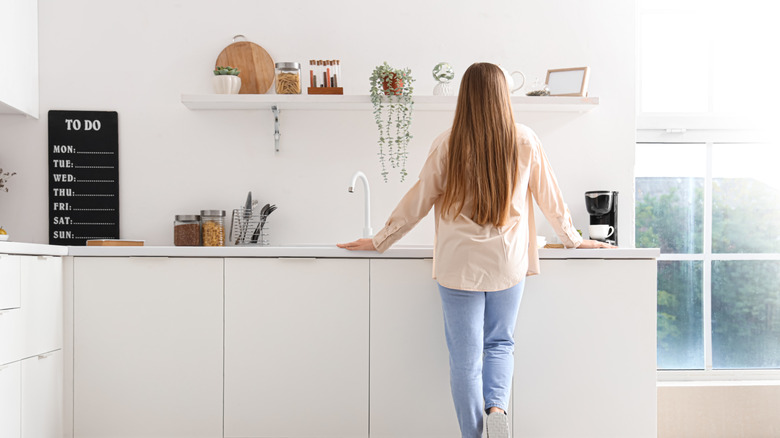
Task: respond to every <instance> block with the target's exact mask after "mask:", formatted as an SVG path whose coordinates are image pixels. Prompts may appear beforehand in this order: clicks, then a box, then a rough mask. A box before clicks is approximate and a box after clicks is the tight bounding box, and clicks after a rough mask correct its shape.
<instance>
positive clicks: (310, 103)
mask: <svg viewBox="0 0 780 438" xmlns="http://www.w3.org/2000/svg"><path fill="white" fill-rule="evenodd" d="M511 99H512V108H514V110H515V112H544V113H547V112H556V113H572V112H574V113H584V112H587V111H590V110H592V109H594V108H596V107H597V106H598V105H599V98H598V97H571V96H512V98H511ZM181 103H182V104H184V106H186V107H187V108H189V109H191V110H220V111H221V110H266V111H267V110H271V112H272V113H273V115H274V148H275V150H276V152H279V140H280V138H281V130H280V126H279V115H280V113H281V110H282V109H285V110H320V111H325V110H327V111H371V110H372V109H373V106H372V104H371V97H370V96H368V95H327V94H325V95H305V94H299V95H296V94H182V95H181ZM457 103H458V96H414V110H415V111H455V106H456V105H457Z"/></svg>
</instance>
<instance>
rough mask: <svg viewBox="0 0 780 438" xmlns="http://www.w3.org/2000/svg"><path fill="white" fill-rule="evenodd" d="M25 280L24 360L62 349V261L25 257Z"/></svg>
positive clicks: (23, 265)
mask: <svg viewBox="0 0 780 438" xmlns="http://www.w3.org/2000/svg"><path fill="white" fill-rule="evenodd" d="M21 277H22V278H21V288H22V307H21V310H22V357H31V356H36V355H38V354H41V353H45V352H47V351H54V350H57V349H60V348H62V259H61V258H60V257H49V256H45V257H44V256H39V257H35V256H24V257H22V263H21Z"/></svg>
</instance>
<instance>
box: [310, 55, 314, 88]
mask: <svg viewBox="0 0 780 438" xmlns="http://www.w3.org/2000/svg"><path fill="white" fill-rule="evenodd" d="M314 77H315V76H314V60H313V59H310V60H309V86H310V87H314V86H315V85H314V84H315V82H314Z"/></svg>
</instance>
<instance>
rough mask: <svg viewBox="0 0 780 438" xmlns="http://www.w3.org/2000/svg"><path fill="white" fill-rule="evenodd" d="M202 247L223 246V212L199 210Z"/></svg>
mask: <svg viewBox="0 0 780 438" xmlns="http://www.w3.org/2000/svg"><path fill="white" fill-rule="evenodd" d="M200 220H201V227H200V229H201V232H202V235H203V246H225V210H201V211H200Z"/></svg>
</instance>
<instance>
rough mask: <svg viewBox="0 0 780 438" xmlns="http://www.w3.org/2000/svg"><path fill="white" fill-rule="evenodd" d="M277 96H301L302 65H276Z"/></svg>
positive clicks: (285, 63) (293, 63)
mask: <svg viewBox="0 0 780 438" xmlns="http://www.w3.org/2000/svg"><path fill="white" fill-rule="evenodd" d="M276 94H301V64H299V63H297V62H277V63H276Z"/></svg>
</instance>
